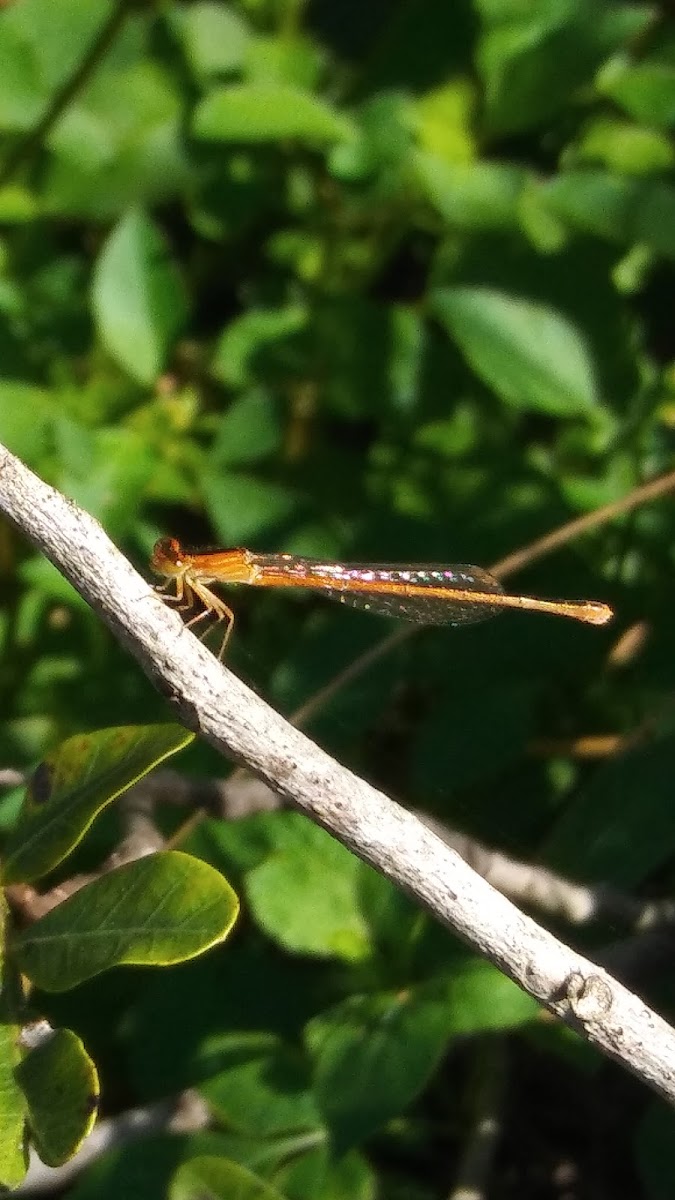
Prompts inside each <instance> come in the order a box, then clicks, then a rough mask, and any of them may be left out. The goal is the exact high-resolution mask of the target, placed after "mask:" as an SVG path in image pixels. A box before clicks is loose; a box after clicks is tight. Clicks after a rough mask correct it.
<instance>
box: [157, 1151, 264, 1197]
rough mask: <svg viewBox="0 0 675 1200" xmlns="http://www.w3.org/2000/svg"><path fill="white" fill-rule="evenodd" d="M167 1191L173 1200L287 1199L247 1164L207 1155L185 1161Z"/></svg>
mask: <svg viewBox="0 0 675 1200" xmlns="http://www.w3.org/2000/svg"><path fill="white" fill-rule="evenodd" d="M168 1194H169V1198H170V1200H234V1198H235V1197H236V1200H284V1197H283V1196H282V1194H281V1192H278V1191H277V1190H276V1188H273V1187H272V1186H271V1185H270V1184H269V1183H266V1182H265V1181H264V1179H260V1178H259V1177H258V1176H257V1175H254V1174H253V1172H252V1171H248V1170H247V1169H246V1167H242V1166H240V1165H239V1164H238V1163H234V1162H228V1161H227V1159H226V1158H215V1157H211V1158H209V1157H207V1156H204V1157H202V1158H193V1159H190V1160H189V1161H188V1162H186V1163H183V1165H182V1166H181V1167H179V1168H178V1170H177V1171H176V1174H175V1175H174V1177H173V1180H172V1183H171V1187H170V1189H169V1193H168Z"/></svg>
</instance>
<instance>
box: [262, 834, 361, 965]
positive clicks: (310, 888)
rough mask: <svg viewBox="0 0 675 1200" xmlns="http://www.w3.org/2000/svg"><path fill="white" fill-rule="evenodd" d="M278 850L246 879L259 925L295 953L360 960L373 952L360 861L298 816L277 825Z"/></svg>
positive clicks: (327, 835)
mask: <svg viewBox="0 0 675 1200" xmlns="http://www.w3.org/2000/svg"><path fill="white" fill-rule="evenodd" d="M278 829H279V840H278V848H277V850H276V852H275V853H274V854H272V855H271V856H270V857H269V858H268V859H267V861H266V862H263V863H261V865H260V866H258V867H255V868H254V869H253V870H252V871H251V872H250V874H249V875H248V877H247V880H246V896H247V900H248V903H249V906H250V908H251V912H252V914H253V917H254V919H255V921H256V923H257V924H258V925H259V926H260V928H261V929H263V930H264V931H265V933H266V934H267V935H268V937H271V938H274V940H275V941H277V942H279V943H280V944H281V945H282V946H284V947H285V948H286V949H287V950H290V951H291V952H293V953H295V954H312V955H318V956H319V957H322V958H323V957H328V958H334V957H337V958H344V959H346V961H347V962H352V961H357V960H358V959H360V958H364V957H365V956H367V954H368V953H369V939H368V930H367V927H366V924H365V921H364V917H363V914H362V912H361V910H360V903H359V894H358V879H359V860H358V859H357V858H355V857H354V855H353V854H350V853H349V851H348V850H346V849H345V847H344V846H341V845H340V843H339V842H336V841H335V839H334V838H332V837H330V835H329V834H327V833H326V832H325V831H324V830H323V829H319V828H318V826H316V825H313V824H312V823H311V821H307V819H306V818H304V817H301V816H299V815H297V816H296V815H295V814H286V817H285V819H284V821H283V823H281V824H279V825H278Z"/></svg>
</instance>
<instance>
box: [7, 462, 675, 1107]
mask: <svg viewBox="0 0 675 1200" xmlns="http://www.w3.org/2000/svg"><path fill="white" fill-rule="evenodd" d="M0 509H2V511H4V512H5V513H6V514H7V516H9V517H10V518H11V519H12V520H13V521H14V522H15V523H16V524H17V525H18V526H19V528H21V529H22V530H23V531H24V533H25V534H26V535H27V536H28V537H30V538H31V539H32V540H33V541H34V542H35V544H36V545H37V546H38V547H39V548H40V549H41V550H42V551H43V552H44V553H45V554H46V555H47V556H48V557H49V558H50V559H51V561H52V562H53V563H54V564H55V565H56V566H57V567H58V568H59V570H61V571H62V572H63V574H64V575H65V576H66V577H67V578H68V579H69V580H70V581H71V583H72V584H73V585H74V586H75V587H76V588H77V590H78V591H79V592H80V594H81V595H82V596H83V597H84V598H85V599H86V600H87V601H88V602H89V603H90V604H91V605H92V606H93V607H94V608H95V609H96V610H97V611H98V612H99V613H100V614H101V616H102V617H103V618H104V620H105V621H107V623H108V624H109V625H110V627H111V628H112V629H113V630H114V632H115V633H116V635H117V636H118V637H119V638H120V640H121V641H122V642H123V644H124V645H125V646H126V647H127V648H128V649H129V650H130V651H131V653H132V654H134V656H135V657H136V658H137V659H138V661H139V662H140V663H141V665H142V666H143V669H144V670H145V671H146V672H147V673H148V675H149V676H150V678H151V679H152V680H153V681H154V683H155V684H156V686H157V687H158V688H160V690H161V691H162V693H163V694H164V695H165V696H166V697H167V700H168V702H169V704H170V706H171V707H172V709H173V711H174V714H175V715H176V716H177V717H178V719H180V720H182V721H183V723H184V724H185V725H186V726H187V727H188V728H190V729H194V730H195V731H196V732H198V733H199V734H200V735H201V736H202V737H204V738H205V739H206V740H207V741H208V742H210V744H211V745H213V746H214V747H215V748H216V749H218V750H219V751H220V752H221V753H222V754H224V755H227V756H229V757H231V758H233V759H235V760H236V761H238V762H244V763H246V764H247V765H248V766H249V768H250V769H251V770H252V771H253V772H254V773H255V774H257V775H259V776H260V777H261V778H262V779H264V780H265V781H266V782H267V783H268V784H269V785H270V786H271V787H272V788H273V789H274V790H275V791H276V792H277V793H278V794H279V795H280V796H282V797H283V798H284V799H286V800H289V801H291V802H292V803H294V804H295V805H296V806H297V807H298V808H299V809H301V810H302V811H303V812H304V813H306V815H307V816H309V817H310V818H311V819H312V820H314V821H316V822H317V823H318V824H319V825H322V826H323V827H324V828H325V829H327V830H329V832H331V833H332V834H333V835H334V836H335V837H336V838H338V839H339V840H340V841H341V842H343V843H344V845H346V846H348V847H349V848H350V849H351V850H353V851H354V852H355V853H356V854H358V855H359V856H360V857H361V858H362V859H363V860H364V861H365V862H367V863H370V865H371V866H373V867H375V868H376V869H377V870H379V871H380V872H381V873H382V874H383V875H385V876H386V877H387V878H388V879H390V880H392V882H393V883H395V884H396V885H397V886H399V887H401V888H402V889H403V890H404V891H406V892H408V893H409V894H410V895H411V896H412V897H414V898H415V899H416V900H417V901H418V902H419V903H420V904H422V905H423V906H424V907H425V908H427V909H428V910H429V912H431V913H432V914H433V915H434V916H435V917H437V918H438V920H440V921H442V922H443V923H445V924H446V925H448V926H449V927H450V928H452V929H453V930H455V932H456V933H458V934H459V935H460V936H461V937H462V938H463V939H464V940H465V941H467V942H468V943H469V944H470V945H471V946H473V947H474V949H476V950H477V951H479V952H480V953H481V954H484V955H486V956H487V957H488V958H490V960H491V961H492V962H493V963H494V964H495V965H496V966H497V967H499V968H500V969H501V970H502V971H504V972H505V974H507V975H508V976H509V977H510V978H511V979H513V980H515V982H516V983H518V984H519V985H520V986H521V987H522V988H524V989H525V991H527V992H529V994H530V995H532V996H533V997H535V998H536V999H537V1000H538V1001H540V1002H541V1003H542V1004H544V1005H545V1006H546V1007H547V1008H548V1009H549V1010H550V1011H551V1012H553V1013H555V1014H556V1016H558V1017H559V1018H560V1019H561V1020H563V1021H565V1022H566V1023H568V1024H569V1025H571V1026H572V1027H573V1028H575V1029H577V1030H579V1031H580V1032H582V1033H583V1034H584V1036H585V1037H586V1038H587V1039H588V1040H589V1041H590V1042H591V1043H592V1044H593V1045H595V1046H597V1047H598V1048H600V1049H601V1050H603V1051H604V1052H605V1053H606V1054H608V1055H609V1056H610V1057H611V1058H613V1059H616V1060H617V1061H618V1062H621V1063H623V1064H624V1065H625V1066H626V1067H627V1068H628V1069H629V1070H630V1071H632V1072H633V1073H634V1074H636V1075H638V1076H639V1077H640V1078H641V1079H643V1080H644V1081H645V1082H646V1083H647V1084H648V1085H649V1086H650V1087H652V1088H653V1089H654V1090H655V1091H656V1092H658V1093H659V1094H661V1095H662V1096H664V1097H666V1098H668V1099H669V1100H671V1101H672V1100H675V1032H674V1031H673V1030H672V1029H671V1028H670V1026H669V1025H667V1024H666V1022H665V1021H664V1020H663V1019H662V1018H661V1017H659V1016H657V1015H656V1013H654V1012H652V1011H651V1010H650V1009H649V1008H648V1007H647V1006H646V1005H645V1004H643V1002H642V1001H641V1000H640V999H639V998H638V997H637V996H635V995H633V994H632V993H631V992H629V991H628V990H627V989H626V988H625V987H623V986H622V985H621V984H619V983H618V982H617V981H616V980H615V979H613V978H612V977H611V976H610V975H608V974H607V973H606V972H605V971H604V970H603V969H602V968H601V967H599V966H596V965H595V964H594V963H592V962H590V961H589V960H588V959H586V958H583V957H582V956H581V955H580V954H577V953H576V952H575V951H574V950H572V949H570V948H568V947H567V946H565V945H564V944H563V943H562V942H560V941H558V940H557V939H556V938H555V937H553V936H552V935H551V934H550V933H548V932H547V931H546V930H544V929H542V928H541V927H540V926H538V925H537V924H536V923H535V922H534V921H533V920H531V919H530V918H529V917H526V916H524V915H523V913H521V912H519V911H518V909H517V908H516V907H515V906H514V905H513V904H511V903H510V901H509V900H507V899H506V898H505V897H504V896H501V895H500V894H499V893H498V892H496V891H495V890H494V888H492V887H491V886H490V885H489V884H488V883H487V882H486V881H485V880H483V879H481V878H480V876H479V875H477V874H476V873H475V872H474V871H472V870H471V868H470V867H469V866H468V865H467V864H466V863H465V862H464V861H463V859H462V858H461V857H460V856H459V855H458V854H456V853H455V852H454V851H453V850H451V849H450V847H448V846H446V845H444V843H443V842H442V841H441V839H440V838H438V837H437V836H436V835H435V834H434V833H433V832H432V831H431V830H430V829H429V828H428V827H427V826H426V825H425V824H424V823H423V822H422V821H420V820H418V818H417V817H416V816H414V815H413V814H412V813H409V812H406V811H405V810H404V809H402V808H400V807H399V806H398V805H397V804H395V803H394V802H393V801H391V800H389V799H388V798H387V797H386V796H384V795H383V794H382V793H380V792H378V791H376V790H375V789H374V788H372V787H370V786H369V785H368V784H366V783H365V782H364V781H363V780H361V779H359V778H358V777H357V776H356V775H354V774H353V773H352V772H351V771H348V770H346V769H345V768H344V767H341V766H340V765H339V764H338V763H336V762H335V761H334V760H333V759H331V758H330V757H329V755H327V754H326V753H324V751H323V750H321V749H320V748H319V747H318V746H316V745H314V743H313V742H311V741H310V740H309V739H308V738H307V737H306V736H305V735H304V734H302V733H300V732H299V731H298V730H297V729H294V728H293V727H292V726H291V725H289V724H288V722H286V721H285V720H284V719H283V718H282V717H280V716H279V715H278V713H276V712H275V711H274V710H273V709H271V708H270V707H269V706H268V705H267V704H265V702H264V701H263V700H261V699H260V697H259V696H256V695H255V693H253V692H252V691H251V690H250V689H249V688H247V687H245V686H244V684H242V683H241V682H240V680H239V679H237V677H236V676H235V675H233V674H232V673H231V672H230V671H227V670H225V669H224V668H223V667H222V666H220V664H219V663H218V662H216V660H215V658H214V657H213V655H212V654H209V652H208V651H207V650H205V649H204V647H203V646H202V645H201V644H200V643H199V642H198V641H197V639H196V638H195V637H194V636H193V635H192V634H191V633H190V632H189V630H186V629H184V628H183V626H182V624H181V621H180V617H179V616H178V615H177V614H176V613H174V612H172V611H170V610H169V609H168V607H167V606H165V605H164V604H162V602H161V600H160V599H159V598H158V597H157V596H156V595H154V594H153V593H152V591H151V590H150V588H149V587H148V585H147V583H145V581H144V580H143V579H142V578H141V576H140V575H138V574H137V573H136V572H135V571H134V570H133V568H132V567H131V566H130V564H129V563H128V562H127V561H126V559H124V558H123V557H122V555H121V554H120V553H119V552H118V551H117V550H116V549H115V547H114V546H113V545H112V543H111V542H110V540H109V539H108V537H107V536H106V534H105V533H104V532H103V530H102V529H101V527H100V525H98V523H97V522H96V521H94V520H93V518H91V517H90V516H88V515H87V514H86V513H83V512H82V511H81V510H80V509H78V508H77V506H76V505H75V504H73V503H72V502H71V501H68V500H66V499H64V497H63V496H61V495H60V494H59V493H58V492H56V491H55V490H54V489H53V488H51V487H48V486H47V485H46V484H44V483H43V482H42V481H41V480H40V479H38V478H37V476H35V475H33V474H32V473H31V472H30V471H29V470H28V469H27V468H26V467H25V466H23V465H22V464H21V463H20V462H19V461H18V460H17V459H16V458H14V457H13V456H12V455H10V454H9V453H8V452H7V451H3V450H2V449H1V448H0Z"/></svg>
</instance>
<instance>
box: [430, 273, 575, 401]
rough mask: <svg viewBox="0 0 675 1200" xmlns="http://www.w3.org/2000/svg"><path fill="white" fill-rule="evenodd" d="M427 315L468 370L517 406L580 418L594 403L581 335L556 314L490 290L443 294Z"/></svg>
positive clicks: (446, 290)
mask: <svg viewBox="0 0 675 1200" xmlns="http://www.w3.org/2000/svg"><path fill="white" fill-rule="evenodd" d="M432 309H433V311H434V312H435V313H436V314H437V315H438V317H439V318H440V320H441V321H442V323H443V324H444V325H445V327H446V328H447V330H448V332H449V333H450V335H451V336H452V337H454V338H455V339H456V341H457V342H458V344H459V345H460V347H461V349H462V350H463V352H464V354H465V355H466V357H467V358H468V360H469V362H470V363H471V366H472V367H473V369H474V370H475V371H476V374H477V375H479V376H480V377H481V378H482V379H483V380H484V381H485V382H486V383H487V384H488V385H489V386H490V387H492V388H493V389H494V391H495V392H496V393H497V394H498V395H499V396H501V397H502V399H504V400H505V401H506V402H507V403H508V404H512V405H513V406H514V407H515V408H519V409H525V410H527V409H531V410H534V411H539V412H544V413H549V414H551V415H553V416H582V415H585V414H589V413H590V412H592V410H593V408H594V406H595V405H596V404H597V403H598V395H597V391H596V385H595V379H594V371H593V363H592V360H591V358H590V355H589V353H588V350H587V348H586V346H585V344H584V340H583V336H582V334H581V332H580V331H579V330H577V329H575V328H574V326H573V325H572V324H571V323H570V322H569V321H568V320H567V319H566V318H565V317H564V316H563V315H562V314H561V313H559V312H556V311H555V310H554V309H551V308H547V307H545V306H544V305H541V304H535V303H533V302H532V301H530V300H524V299H521V298H520V297H518V296H509V295H506V294H505V293H500V292H496V291H492V290H490V289H489V288H477V287H476V288H469V287H465V288H443V289H439V290H437V291H436V292H435V293H434V295H433V297H432Z"/></svg>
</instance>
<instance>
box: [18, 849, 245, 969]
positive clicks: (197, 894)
mask: <svg viewBox="0 0 675 1200" xmlns="http://www.w3.org/2000/svg"><path fill="white" fill-rule="evenodd" d="M238 909H239V903H238V900H237V897H236V895H235V893H234V892H233V891H232V888H231V887H230V885H229V883H227V881H226V880H225V879H223V877H222V875H220V874H219V872H218V871H215V870H214V869H213V867H210V866H208V864H207V863H204V862H200V860H199V859H197V858H192V857H191V856H190V855H189V854H182V853H180V852H179V851H176V850H173V851H165V852H162V853H159V854H153V855H150V856H149V857H147V858H141V859H138V860H137V861H136V862H132V863H127V864H126V865H125V866H123V867H118V868H117V870H115V871H111V872H110V873H109V874H107V875H103V876H102V877H101V878H100V879H96V880H94V882H93V883H89V884H87V885H86V886H85V887H83V888H81V889H80V891H79V892H75V894H74V895H72V896H70V897H69V898H68V899H67V900H65V901H64V902H63V903H62V904H59V905H58V907H57V908H53V909H51V911H50V912H48V913H47V915H46V916H44V917H41V918H40V919H39V920H38V921H35V922H34V923H33V924H32V925H31V926H30V927H29V928H28V929H25V930H24V931H23V932H21V933H19V934H18V935H17V937H16V939H15V941H14V950H15V952H16V955H17V959H18V961H19V963H20V965H21V969H22V970H23V972H24V973H25V974H26V975H28V976H29V977H30V978H31V979H32V980H33V982H34V983H35V984H37V986H38V987H41V988H43V989H44V990H45V991H48V992H62V991H66V990H67V989H68V988H72V987H75V985H76V984H78V983H82V981H83V980H85V979H89V978H91V976H92V975H98V974H99V972H100V971H106V970H109V968H110V967H116V966H121V965H122V964H125V963H135V964H145V965H148V966H150V965H153V966H166V965H168V964H169V963H177V962H184V961H185V959H188V958H194V957H195V956H196V955H198V954H202V953H203V951H204V950H208V949H209V947H210V946H214V945H216V943H218V942H221V941H223V940H224V938H226V937H227V934H228V933H229V931H230V929H231V928H232V925H233V924H234V921H235V919H236V916H237V912H238Z"/></svg>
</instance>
